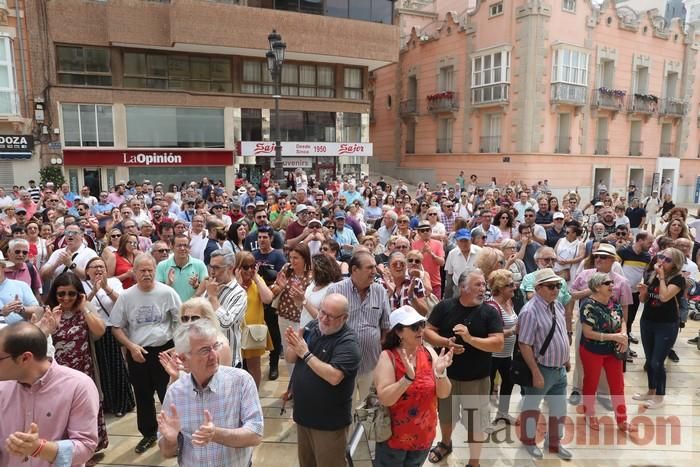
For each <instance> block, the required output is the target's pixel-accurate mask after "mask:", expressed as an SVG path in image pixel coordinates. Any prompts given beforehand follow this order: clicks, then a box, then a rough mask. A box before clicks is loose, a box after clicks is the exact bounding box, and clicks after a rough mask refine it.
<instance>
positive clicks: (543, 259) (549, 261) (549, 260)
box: [538, 258, 557, 263]
mask: <svg viewBox="0 0 700 467" xmlns="http://www.w3.org/2000/svg"><path fill="white" fill-rule="evenodd" d="M556 260H557V259H556V258H540V259H539V260H538V261H542V262H545V263H553V262H555V261H556Z"/></svg>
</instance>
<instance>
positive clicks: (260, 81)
mask: <svg viewBox="0 0 700 467" xmlns="http://www.w3.org/2000/svg"><path fill="white" fill-rule="evenodd" d="M241 92H243V93H246V94H274V92H275V86H274V81H273V80H272V76H271V75H270V71H269V70H268V68H267V62H261V61H253V60H246V61H244V62H243V83H242V84H241ZM281 92H282V95H283V96H303V97H335V71H334V69H333V67H331V66H324V65H307V64H296V63H285V64H284V66H283V67H282V89H281Z"/></svg>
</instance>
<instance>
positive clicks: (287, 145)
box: [240, 141, 372, 157]
mask: <svg viewBox="0 0 700 467" xmlns="http://www.w3.org/2000/svg"><path fill="white" fill-rule="evenodd" d="M240 144H241V155H242V156H273V157H274V155H275V142H274V141H241V143H240ZM282 156H284V157H295V156H296V157H299V156H335V157H337V156H372V143H306V142H300V141H283V142H282Z"/></svg>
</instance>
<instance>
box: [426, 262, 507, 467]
mask: <svg viewBox="0 0 700 467" xmlns="http://www.w3.org/2000/svg"><path fill="white" fill-rule="evenodd" d="M458 286H459V296H458V297H455V298H448V299H445V300H443V301H441V302H440V303H438V304H437V305H435V308H433V311H432V313H431V314H430V317H429V318H428V326H427V327H426V329H425V333H424V335H425V340H426V341H428V342H429V343H430V344H432V345H433V346H435V347H443V348H448V349H450V348H451V349H453V350H454V358H453V361H452V365H451V366H450V367H448V369H447V376H448V377H449V378H450V381H451V382H452V395H451V396H450V397H448V398H447V399H440V400H439V401H438V414H439V417H440V432H441V434H442V439H441V440H440V442H438V444H437V446H436V447H434V448H433V449H432V450H431V451H430V457H429V460H430V462H432V463H437V462H440V461H441V460H442V459H443V458H444V457H445V456H447V455H449V454H450V453H451V452H452V432H453V430H454V426H455V424H456V422H457V421H458V419H461V422H462V425H464V428H465V429H466V431H467V433H468V435H467V439H468V440H469V462H468V463H467V465H472V466H478V465H479V459H480V458H481V449H482V446H483V443H484V441H485V440H486V436H485V430H486V428H487V427H488V425H489V423H490V421H489V394H490V392H491V388H490V387H491V379H490V372H491V353H492V352H498V351H501V350H503V343H504V337H503V323H502V321H501V318H500V315H499V313H498V312H497V311H496V310H494V309H493V308H492V307H491V306H489V305H486V304H485V303H484V293H485V292H486V280H485V279H484V274H483V273H482V272H481V271H480V270H479V269H473V270H471V271H465V272H463V273H462V274H461V276H460V277H459V282H458ZM467 414H469V416H467Z"/></svg>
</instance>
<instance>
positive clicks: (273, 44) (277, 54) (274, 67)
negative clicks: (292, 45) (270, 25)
mask: <svg viewBox="0 0 700 467" xmlns="http://www.w3.org/2000/svg"><path fill="white" fill-rule="evenodd" d="M267 41H268V42H269V44H270V50H268V51H267V53H266V54H265V58H267V69H268V70H270V75H271V76H272V80H273V81H274V82H275V93H274V94H273V96H272V98H273V99H275V172H274V179H275V180H276V181H277V182H279V183H280V186H282V182H283V181H284V167H283V165H284V163H283V162H282V129H281V128H280V97H281V96H280V95H281V94H282V64H283V63H284V51H285V49H286V48H287V44H285V43H284V42H282V36H280V35H279V34H278V33H277V31H276V30H275V29H273V30H272V32H271V33H270V34H268V36H267Z"/></svg>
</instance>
